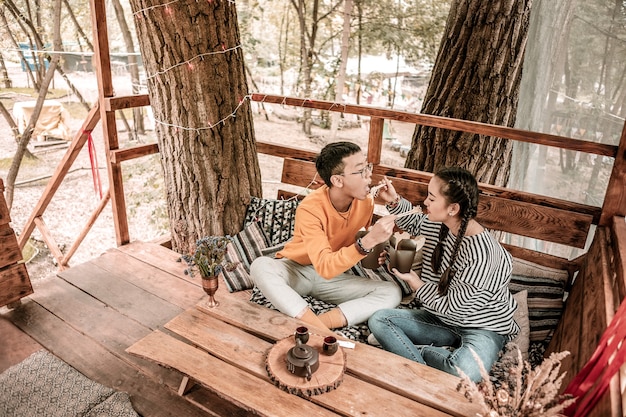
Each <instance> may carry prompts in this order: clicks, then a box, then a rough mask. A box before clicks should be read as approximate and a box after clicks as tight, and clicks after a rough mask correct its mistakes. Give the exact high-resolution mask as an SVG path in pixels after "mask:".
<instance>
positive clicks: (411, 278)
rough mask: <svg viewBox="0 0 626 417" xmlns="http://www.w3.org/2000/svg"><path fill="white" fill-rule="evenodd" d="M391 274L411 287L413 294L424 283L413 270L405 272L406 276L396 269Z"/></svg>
mask: <svg viewBox="0 0 626 417" xmlns="http://www.w3.org/2000/svg"><path fill="white" fill-rule="evenodd" d="M379 262H380V259H379ZM391 272H393V274H394V275H395V276H397V277H398V278H400V279H401V280H404V281H406V283H407V284H409V287H411V289H412V290H413V292H415V291H417V290H419V289H420V288H421V287H422V285H424V281H422V279H421V278H420V277H419V275H417V274H416V273H415V271H413V270H411V271H409V272H407V273H406V274H403V273H402V272H400V271H398V270H397V269H396V268H393V270H392V271H391Z"/></svg>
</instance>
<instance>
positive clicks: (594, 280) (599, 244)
mask: <svg viewBox="0 0 626 417" xmlns="http://www.w3.org/2000/svg"><path fill="white" fill-rule="evenodd" d="M607 233H608V230H607V229H606V228H604V227H599V228H598V229H597V230H596V235H595V238H594V241H593V244H592V245H591V247H590V248H589V252H588V253H587V256H586V259H585V264H586V268H585V269H584V270H583V271H581V273H583V274H584V281H583V282H582V283H583V284H584V295H583V299H582V304H583V309H582V315H581V320H582V327H581V345H580V346H581V348H580V356H579V358H578V360H579V361H578V370H580V369H582V367H583V366H584V365H585V363H587V361H588V360H589V359H590V358H591V355H593V352H594V351H595V350H596V347H597V346H598V343H599V341H600V338H601V337H602V333H604V330H605V329H606V328H607V326H608V321H607V309H610V310H611V317H612V316H613V313H614V312H615V306H614V305H613V302H612V300H610V301H609V302H610V305H607V300H606V298H605V289H606V288H605V282H606V281H608V277H607V274H608V258H607V257H606V255H607V251H606V245H607V241H606V238H607ZM578 370H577V372H578Z"/></svg>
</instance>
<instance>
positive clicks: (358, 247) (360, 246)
mask: <svg viewBox="0 0 626 417" xmlns="http://www.w3.org/2000/svg"><path fill="white" fill-rule="evenodd" d="M356 250H358V251H359V253H360V254H361V255H367V254H368V253H370V252H371V251H372V250H374V248H372V249H365V248H364V247H363V243H361V238H358V239H357V240H356Z"/></svg>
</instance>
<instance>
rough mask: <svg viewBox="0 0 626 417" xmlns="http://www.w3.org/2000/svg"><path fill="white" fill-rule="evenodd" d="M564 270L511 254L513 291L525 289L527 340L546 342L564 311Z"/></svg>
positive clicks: (511, 284) (511, 286)
mask: <svg viewBox="0 0 626 417" xmlns="http://www.w3.org/2000/svg"><path fill="white" fill-rule="evenodd" d="M568 279H569V276H568V273H567V271H564V270H560V269H556V268H549V267H545V266H541V265H538V264H536V263H533V262H530V261H526V260H522V259H518V258H513V275H512V277H511V283H510V284H509V288H510V290H511V292H512V293H514V294H515V293H517V292H520V291H523V290H527V291H528V296H527V300H528V319H529V323H530V341H531V342H543V343H547V342H549V341H550V338H551V337H552V333H553V332H554V329H555V328H556V326H557V324H558V323H559V320H560V319H561V314H562V312H563V305H564V302H563V297H564V294H565V286H566V284H567V281H568Z"/></svg>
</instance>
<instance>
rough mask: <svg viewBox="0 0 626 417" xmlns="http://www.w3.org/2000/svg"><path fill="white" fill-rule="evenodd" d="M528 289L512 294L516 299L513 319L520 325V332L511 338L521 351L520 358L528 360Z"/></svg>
mask: <svg viewBox="0 0 626 417" xmlns="http://www.w3.org/2000/svg"><path fill="white" fill-rule="evenodd" d="M527 297H528V291H526V290H523V291H520V292H518V293H516V294H514V295H513V298H515V301H517V310H515V314H513V319H514V320H515V322H516V323H517V325H518V326H519V327H520V332H519V333H518V334H517V336H515V338H514V339H513V340H512V342H513V343H515V344H516V345H517V347H518V348H519V349H520V351H521V352H522V358H524V360H528V348H529V346H530V322H529V321H528V303H527Z"/></svg>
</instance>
